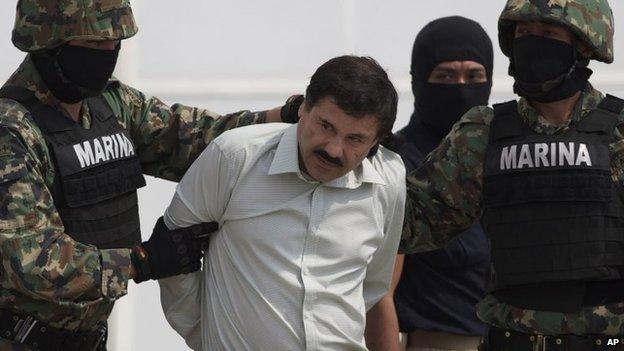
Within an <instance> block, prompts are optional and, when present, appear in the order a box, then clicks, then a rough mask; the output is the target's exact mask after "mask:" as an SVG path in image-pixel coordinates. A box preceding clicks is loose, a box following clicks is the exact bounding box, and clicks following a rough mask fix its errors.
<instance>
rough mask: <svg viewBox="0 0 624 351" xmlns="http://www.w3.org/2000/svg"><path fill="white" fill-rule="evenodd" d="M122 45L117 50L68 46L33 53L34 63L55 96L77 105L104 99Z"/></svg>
mask: <svg viewBox="0 0 624 351" xmlns="http://www.w3.org/2000/svg"><path fill="white" fill-rule="evenodd" d="M120 45H121V44H118V45H117V47H116V48H115V49H114V50H100V49H92V48H86V47H82V46H73V45H68V44H65V45H63V46H60V47H58V48H54V49H51V50H47V51H44V52H40V53H33V54H32V59H33V62H34V64H35V67H36V68H37V72H39V75H40V76H41V79H43V81H44V83H45V84H46V86H47V87H48V89H50V91H51V92H52V94H53V95H54V96H55V97H56V98H57V99H59V100H60V101H63V102H66V103H72V104H73V103H77V102H80V101H82V100H83V99H86V98H89V97H93V96H97V95H100V94H101V93H102V91H103V90H104V88H106V84H107V82H108V79H110V77H111V76H112V74H113V71H114V70H115V65H116V64H117V57H118V55H119V48H120Z"/></svg>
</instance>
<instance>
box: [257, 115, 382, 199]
mask: <svg viewBox="0 0 624 351" xmlns="http://www.w3.org/2000/svg"><path fill="white" fill-rule="evenodd" d="M297 128H298V124H294V125H292V126H290V127H289V128H287V129H286V130H285V131H284V134H282V137H281V139H280V141H279V143H278V144H277V149H276V150H275V155H274V156H273V162H271V167H270V168H269V172H268V174H269V175H276V174H284V173H295V174H297V176H298V177H299V178H300V179H302V180H303V181H306V182H310V183H318V182H316V181H314V180H309V179H307V178H306V177H305V176H304V175H303V174H302V172H301V170H300V169H299V146H298V143H297ZM362 183H373V184H380V185H385V184H386V183H385V182H384V180H383V178H382V177H381V175H380V174H379V172H378V171H377V170H376V169H375V167H374V166H373V164H372V163H371V161H370V160H369V159H368V158H365V159H364V161H362V164H361V165H360V166H358V167H357V168H356V169H355V170H353V171H351V172H349V173H347V174H345V175H344V176H342V177H340V178H338V179H334V180H332V181H331V182H328V183H325V184H323V185H324V186H328V187H332V188H344V189H356V188H358V187H359V186H360V185H362Z"/></svg>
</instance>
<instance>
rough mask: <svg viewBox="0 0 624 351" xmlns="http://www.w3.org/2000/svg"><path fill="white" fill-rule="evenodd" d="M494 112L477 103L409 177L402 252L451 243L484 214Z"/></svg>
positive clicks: (433, 248)
mask: <svg viewBox="0 0 624 351" xmlns="http://www.w3.org/2000/svg"><path fill="white" fill-rule="evenodd" d="M492 116H493V114H492V110H491V109H489V108H487V107H484V106H483V107H475V108H473V109H471V110H470V111H468V112H467V113H466V115H465V116H464V117H462V119H461V120H460V121H459V122H458V123H457V124H455V125H454V126H453V129H452V130H451V132H450V133H449V135H447V136H446V138H444V140H443V141H442V143H441V144H440V145H439V146H438V148H437V149H435V150H434V151H432V152H431V154H429V156H427V158H426V159H425V161H424V162H423V164H422V165H421V166H420V167H419V168H417V169H416V170H414V171H413V172H411V173H410V174H409V175H408V176H407V200H406V204H405V221H404V224H403V235H402V238H401V244H400V246H399V252H400V253H414V252H420V251H429V250H435V249H438V248H441V247H444V246H446V244H447V243H448V242H449V241H450V240H451V239H453V238H454V237H455V236H457V235H459V234H461V233H462V232H463V231H464V230H466V229H468V228H469V227H470V226H471V225H472V224H473V222H474V221H475V220H477V219H478V218H479V217H480V216H481V211H482V195H481V189H482V181H483V162H484V158H485V148H486V146H487V141H488V135H489V124H490V122H491V120H492Z"/></svg>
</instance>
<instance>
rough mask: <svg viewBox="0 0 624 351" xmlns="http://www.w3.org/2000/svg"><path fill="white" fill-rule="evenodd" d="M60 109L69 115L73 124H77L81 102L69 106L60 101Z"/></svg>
mask: <svg viewBox="0 0 624 351" xmlns="http://www.w3.org/2000/svg"><path fill="white" fill-rule="evenodd" d="M61 107H63V109H64V110H65V112H67V113H68V114H69V117H71V119H72V120H74V122H78V121H79V120H80V110H81V109H82V101H80V102H76V103H74V104H69V103H66V102H62V101H61Z"/></svg>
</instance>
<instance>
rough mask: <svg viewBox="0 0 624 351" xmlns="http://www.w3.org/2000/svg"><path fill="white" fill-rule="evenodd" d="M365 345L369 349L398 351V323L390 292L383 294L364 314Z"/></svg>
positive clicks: (372, 350)
mask: <svg viewBox="0 0 624 351" xmlns="http://www.w3.org/2000/svg"><path fill="white" fill-rule="evenodd" d="M364 336H365V339H366V346H367V347H368V348H369V350H371V351H399V350H400V349H401V345H400V342H399V323H398V321H397V317H396V310H395V308H394V301H393V299H392V294H391V293H389V294H387V295H386V296H384V297H383V298H382V299H381V300H380V301H379V302H378V303H377V304H376V305H375V306H373V307H372V308H371V309H370V310H369V311H368V313H367V314H366V331H365V334H364Z"/></svg>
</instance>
